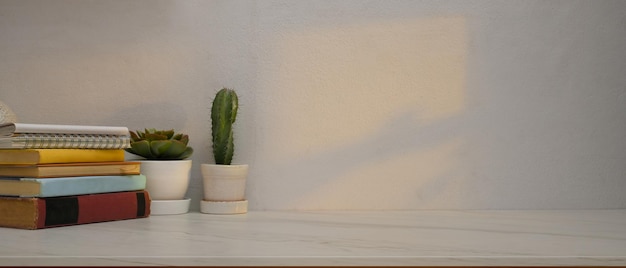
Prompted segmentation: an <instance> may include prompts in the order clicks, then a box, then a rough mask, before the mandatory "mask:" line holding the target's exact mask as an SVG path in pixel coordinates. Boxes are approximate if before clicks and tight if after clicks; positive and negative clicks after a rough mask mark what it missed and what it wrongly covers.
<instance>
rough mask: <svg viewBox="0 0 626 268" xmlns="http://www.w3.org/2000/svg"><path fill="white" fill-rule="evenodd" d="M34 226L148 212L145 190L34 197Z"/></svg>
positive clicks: (81, 222)
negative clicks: (35, 201)
mask: <svg viewBox="0 0 626 268" xmlns="http://www.w3.org/2000/svg"><path fill="white" fill-rule="evenodd" d="M37 200H38V202H37V210H38V217H36V218H34V219H33V220H34V221H35V222H36V225H35V226H36V228H37V229H39V228H50V227H59V226H68V225H78V224H86V223H96V222H104V221H114V220H127V219H136V218H145V217H148V216H149V215H150V204H151V200H150V196H149V194H148V192H147V191H134V192H119V193H104V194H94V195H79V196H65V197H56V198H39V199H37Z"/></svg>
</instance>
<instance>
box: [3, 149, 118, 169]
mask: <svg viewBox="0 0 626 268" xmlns="http://www.w3.org/2000/svg"><path fill="white" fill-rule="evenodd" d="M121 161H124V150H123V149H0V165H37V164H53V163H85V162H121Z"/></svg>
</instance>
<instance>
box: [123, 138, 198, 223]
mask: <svg viewBox="0 0 626 268" xmlns="http://www.w3.org/2000/svg"><path fill="white" fill-rule="evenodd" d="M130 137H131V141H130V148H128V149H126V151H127V152H129V153H132V154H135V155H138V156H141V157H142V158H143V159H137V160H138V161H140V162H141V173H142V174H144V175H146V190H147V191H148V192H149V193H150V197H151V198H152V199H153V200H152V205H151V214H153V215H167V214H182V213H187V212H188V211H189V203H190V199H189V198H185V194H186V193H187V187H188V186H189V172H190V171H191V160H186V158H188V157H190V156H191V154H193V149H192V148H191V147H189V146H188V145H187V144H188V143H189V136H188V135H185V134H182V133H176V132H175V131H174V130H173V129H171V130H156V129H154V128H149V129H145V130H144V131H136V132H133V131H130Z"/></svg>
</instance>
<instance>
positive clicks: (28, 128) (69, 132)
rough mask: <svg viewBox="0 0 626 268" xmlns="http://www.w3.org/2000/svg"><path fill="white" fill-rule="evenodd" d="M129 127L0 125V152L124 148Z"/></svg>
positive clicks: (128, 140)
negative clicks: (4, 150)
mask: <svg viewBox="0 0 626 268" xmlns="http://www.w3.org/2000/svg"><path fill="white" fill-rule="evenodd" d="M128 147H130V134H129V132H128V128H126V127H118V126H86V125H54V124H26V123H7V124H2V125H0V149H61V148H68V149H123V148H128Z"/></svg>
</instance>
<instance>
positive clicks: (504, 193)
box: [0, 0, 626, 210]
mask: <svg viewBox="0 0 626 268" xmlns="http://www.w3.org/2000/svg"><path fill="white" fill-rule="evenodd" d="M625 10H626V2H625V1H352V0H348V1H153V0H150V1H147V0H145V1H144V0H137V1H86V0H74V1H70V0H58V1H32V0H26V1H7V0H0V81H1V83H0V100H2V101H4V102H5V103H7V104H9V105H10V106H12V108H13V110H14V111H15V112H16V113H17V114H18V116H19V118H20V120H21V121H23V122H35V123H64V124H99V125H111V124H113V125H125V126H128V127H129V128H131V129H142V128H145V127H157V128H176V129H178V130H181V131H184V132H186V133H188V134H189V135H190V136H191V139H192V141H191V144H192V145H193V147H194V148H195V149H196V153H195V155H194V156H193V160H194V167H193V171H192V186H191V187H190V190H189V195H190V196H191V197H192V198H193V199H194V202H193V203H194V208H195V209H197V206H198V204H197V201H198V200H200V198H201V180H200V172H199V164H200V163H208V162H211V161H212V156H211V155H210V153H209V147H210V142H209V136H210V129H209V103H210V101H211V98H212V96H213V94H214V93H215V92H216V91H217V90H218V89H219V88H221V87H224V86H225V87H233V88H235V89H236V90H238V92H239V94H240V98H241V104H242V107H241V111H240V118H239V121H238V122H237V125H236V131H237V132H236V139H237V151H236V159H235V161H237V162H241V163H249V164H251V174H250V177H249V182H248V194H247V196H248V198H249V200H250V202H251V205H250V206H251V209H256V210H264V209H441V208H444V209H466V208H470V209H481V208H488V209H492V208H533V209H538V208H539V209H541V208H617V207H621V208H623V207H625V206H626V195H624V194H623V189H626V180H624V177H625V176H626V165H624V161H625V159H626V142H624V137H626V94H625V93H626V76H625V75H624V73H625V71H626V53H624V51H626V28H625V27H624V23H625V21H626V13H625Z"/></svg>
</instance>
